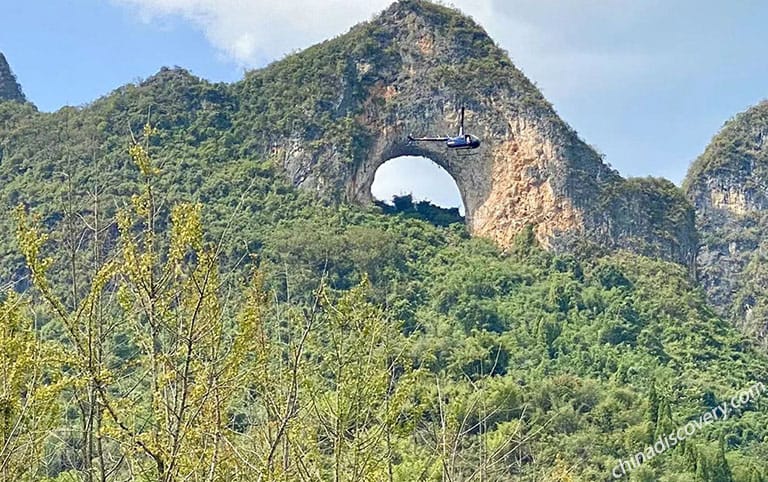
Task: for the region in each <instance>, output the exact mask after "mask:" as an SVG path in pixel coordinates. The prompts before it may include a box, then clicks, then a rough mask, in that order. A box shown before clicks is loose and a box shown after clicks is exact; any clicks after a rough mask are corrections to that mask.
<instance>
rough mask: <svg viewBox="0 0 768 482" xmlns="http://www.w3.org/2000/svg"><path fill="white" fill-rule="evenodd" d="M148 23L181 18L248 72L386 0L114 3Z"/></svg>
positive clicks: (354, 19)
mask: <svg viewBox="0 0 768 482" xmlns="http://www.w3.org/2000/svg"><path fill="white" fill-rule="evenodd" d="M113 1H114V2H115V3H118V4H122V5H126V6H129V7H134V8H137V9H138V12H139V13H140V15H141V16H142V18H144V19H145V20H147V21H151V20H152V19H155V18H158V17H163V16H181V17H183V18H185V19H187V20H189V21H192V22H194V23H195V24H197V25H198V26H199V27H200V28H201V29H202V30H203V32H204V33H205V36H206V37H207V38H208V40H209V41H210V42H211V43H212V44H213V45H214V46H216V47H217V48H219V49H220V50H221V51H222V52H224V53H225V54H226V55H227V56H229V57H230V58H232V59H233V60H235V61H237V62H238V63H240V64H242V65H243V66H247V67H256V66H259V65H261V64H263V63H264V62H265V61H268V60H273V59H275V58H279V57H280V56H281V55H283V54H286V53H288V52H291V51H293V50H296V49H300V48H304V47H307V46H309V45H311V44H313V43H316V42H319V41H321V40H324V39H325V38H328V37H332V36H334V35H338V34H339V33H342V32H344V31H346V30H347V29H348V28H349V27H351V26H352V25H354V24H356V23H358V22H360V21H362V20H367V19H368V18H370V17H371V15H372V14H374V13H375V12H377V11H379V10H382V9H383V8H385V7H386V6H387V4H388V3H389V1H388V0H368V1H365V2H359V1H355V0H326V1H322V2H321V1H312V0H278V1H273V0H269V1H265V0H113Z"/></svg>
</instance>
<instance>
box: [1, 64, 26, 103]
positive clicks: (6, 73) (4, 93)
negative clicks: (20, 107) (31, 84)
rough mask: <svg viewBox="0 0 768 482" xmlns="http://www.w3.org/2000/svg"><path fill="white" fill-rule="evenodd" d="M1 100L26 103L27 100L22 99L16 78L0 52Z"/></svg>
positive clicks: (22, 93)
mask: <svg viewBox="0 0 768 482" xmlns="http://www.w3.org/2000/svg"><path fill="white" fill-rule="evenodd" d="M3 100H12V101H15V102H26V100H27V99H26V97H24V92H22V91H21V85H19V83H18V82H17V81H16V76H15V75H13V71H11V66H10V65H8V61H7V60H6V59H5V55H3V53H2V52H0V101H3Z"/></svg>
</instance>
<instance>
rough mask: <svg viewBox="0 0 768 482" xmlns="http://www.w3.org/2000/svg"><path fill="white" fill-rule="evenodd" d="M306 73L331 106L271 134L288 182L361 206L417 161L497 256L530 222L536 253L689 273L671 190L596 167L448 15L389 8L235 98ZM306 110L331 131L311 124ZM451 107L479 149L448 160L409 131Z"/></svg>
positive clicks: (483, 38)
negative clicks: (378, 183)
mask: <svg viewBox="0 0 768 482" xmlns="http://www.w3.org/2000/svg"><path fill="white" fill-rule="evenodd" d="M307 64H312V65H318V64H319V65H326V64H332V65H339V66H340V67H339V68H338V69H337V71H335V72H332V73H331V74H329V75H328V76H327V77H323V82H325V83H326V84H327V85H332V86H335V90H334V92H335V93H336V94H335V97H334V96H333V95H331V96H330V97H323V96H322V94H317V98H315V99H313V100H312V101H311V102H306V101H303V103H302V105H303V106H305V107H303V108H302V110H303V111H304V114H302V113H301V112H298V113H297V114H296V118H295V119H294V120H293V125H294V126H295V125H300V126H305V125H307V124H309V125H314V128H311V129H307V128H300V129H296V128H294V129H292V130H290V132H285V133H283V134H281V135H277V134H273V139H272V141H271V142H272V144H271V145H272V152H273V153H274V155H275V157H276V158H277V159H278V162H280V163H281V165H282V166H283V167H284V169H285V172H286V175H287V176H288V178H289V179H290V180H291V182H293V184H294V185H296V186H301V187H303V188H306V189H310V190H313V191H316V192H318V193H319V194H320V195H321V196H323V197H326V198H331V199H336V200H342V201H352V202H358V203H368V202H370V201H371V191H370V188H371V184H372V183H373V179H374V175H375V172H376V169H377V168H378V167H379V166H381V165H382V164H383V163H385V162H386V161H388V160H390V159H392V158H395V157H399V156H424V157H428V158H429V159H431V160H433V161H434V162H435V163H437V164H439V165H440V166H442V167H443V168H444V169H445V170H446V171H448V173H450V175H451V176H452V177H453V178H454V179H455V181H456V183H457V185H458V187H459V190H460V192H461V196H462V198H463V201H464V205H465V207H466V213H467V222H468V225H469V228H470V230H471V231H472V233H474V234H475V235H478V236H484V237H488V238H491V239H493V240H494V241H496V242H497V243H498V244H499V245H501V246H502V247H506V246H509V245H510V244H511V243H512V241H513V239H514V238H515V237H516V235H517V234H518V233H520V232H521V231H522V230H523V229H524V228H525V227H526V226H529V225H531V226H533V228H534V231H535V233H536V236H537V238H538V240H539V241H540V243H541V244H542V245H543V246H546V247H548V248H551V249H554V250H558V251H572V250H576V249H581V248H584V247H585V246H591V247H600V248H601V249H606V250H616V249H629V250H632V251H635V252H638V253H642V254H647V255H651V256H658V257H662V258H664V259H668V260H673V261H676V262H679V263H683V264H686V265H688V266H691V265H692V264H693V262H694V258H695V253H696V246H697V240H696V233H695V228H694V216H693V210H692V208H691V206H690V205H689V204H688V203H687V201H686V200H685V198H684V196H683V195H682V193H681V192H680V191H679V189H677V188H676V187H674V186H673V185H671V183H668V182H664V181H659V180H625V179H623V178H621V177H620V176H619V175H618V173H617V172H615V171H614V170H612V169H611V168H609V167H608V166H606V164H604V163H603V161H602V159H601V156H600V155H599V154H598V153H596V152H595V151H594V150H593V149H592V148H591V147H589V146H588V145H587V144H585V143H584V142H583V141H582V140H581V139H579V137H578V136H577V134H576V132H574V131H573V130H572V129H571V128H570V127H569V126H568V125H566V124H565V123H564V122H563V121H562V120H561V119H560V118H559V117H558V116H557V114H556V113H555V111H554V109H553V108H552V106H551V105H550V104H549V103H548V102H547V101H546V100H545V99H544V98H543V96H542V95H541V93H540V92H539V91H538V90H537V89H536V87H535V86H534V85H533V84H532V83H531V82H530V81H529V80H528V79H527V78H526V77H525V76H524V75H523V74H522V72H520V71H519V70H518V69H517V68H516V67H515V66H514V65H513V64H512V62H511V61H510V60H509V58H508V56H507V55H506V53H505V52H504V51H502V50H501V49H500V48H499V47H497V46H496V45H495V44H494V42H493V41H492V40H491V39H490V38H489V37H488V35H487V34H486V33H485V32H484V31H483V29H482V28H481V27H479V26H478V25H477V24H476V23H474V22H473V21H472V20H471V19H469V18H467V17H465V16H463V15H461V14H460V13H459V12H457V11H455V10H453V9H449V8H445V7H442V6H437V5H434V4H432V3H429V2H425V1H421V0H402V1H400V2H397V3H395V4H393V5H392V6H391V7H390V8H389V9H387V10H386V11H384V12H383V13H382V14H381V15H379V16H378V17H377V18H375V19H374V20H373V21H371V22H369V23H366V24H363V25H360V26H358V27H355V28H353V29H352V31H350V32H349V33H348V34H346V35H344V36H341V37H338V38H336V39H334V40H331V41H329V42H325V43H323V44H321V45H319V46H316V47H312V48H310V49H308V50H307V51H305V52H302V53H299V54H296V55H294V56H291V57H289V58H288V59H285V60H284V61H281V62H279V63H278V64H275V65H273V66H271V67H269V68H267V69H265V70H264V71H263V72H258V71H257V72H255V73H253V74H251V75H250V76H249V78H247V79H246V80H245V81H244V82H243V84H242V86H241V88H242V94H243V95H244V96H246V97H248V96H252V97H256V96H264V95H266V94H265V89H266V87H264V86H265V85H267V84H269V83H270V81H271V80H270V79H273V78H283V77H287V76H288V75H289V74H288V72H290V75H292V76H293V77H296V76H301V70H300V69H301V67H300V66H302V65H307ZM315 90H318V91H320V90H321V89H314V88H313V89H310V88H307V89H306V91H307V95H310V96H311V95H313V94H312V92H314V91H315ZM244 104H247V103H244ZM318 105H324V106H326V107H325V108H326V109H327V110H325V111H324V112H323V113H322V115H327V116H329V117H330V122H331V123H332V124H331V126H328V125H327V124H326V125H317V122H316V119H317V117H318V116H319V115H321V114H318V111H317V106H318ZM461 106H465V107H466V109H467V116H466V126H467V129H468V130H469V131H470V132H471V133H473V134H475V135H477V136H479V137H480V138H482V140H483V143H482V146H481V147H480V148H479V149H477V150H476V151H473V152H471V153H464V154H465V155H461V154H457V153H455V152H449V151H447V150H446V148H445V147H444V146H442V145H439V144H414V143H409V142H408V140H407V135H408V134H409V133H413V134H416V135H444V134H449V133H453V132H455V131H456V129H457V121H458V119H457V117H458V116H457V112H458V111H459V109H460V107H461ZM244 115H246V116H248V113H245V114H244ZM250 115H251V118H254V119H255V118H256V117H257V115H258V113H256V112H253V113H251V114H250ZM313 119H314V122H313ZM467 154H468V155H467Z"/></svg>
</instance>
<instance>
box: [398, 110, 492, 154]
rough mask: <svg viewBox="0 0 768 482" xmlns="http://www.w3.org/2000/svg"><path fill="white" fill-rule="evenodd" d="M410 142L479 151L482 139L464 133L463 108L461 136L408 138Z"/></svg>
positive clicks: (460, 121)
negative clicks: (440, 143) (442, 143)
mask: <svg viewBox="0 0 768 482" xmlns="http://www.w3.org/2000/svg"><path fill="white" fill-rule="evenodd" d="M408 140H409V141H410V142H445V147H447V148H448V149H457V150H459V149H477V148H478V147H480V139H478V138H477V137H475V136H473V135H471V134H467V133H465V132H464V107H462V108H461V116H460V117H459V135H458V136H456V137H450V136H445V137H413V136H412V135H409V136H408Z"/></svg>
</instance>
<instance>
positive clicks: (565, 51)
mask: <svg viewBox="0 0 768 482" xmlns="http://www.w3.org/2000/svg"><path fill="white" fill-rule="evenodd" d="M112 1H113V2H115V3H118V4H121V5H124V6H127V7H129V8H134V9H136V10H137V11H138V13H139V15H140V16H141V17H142V18H143V19H145V20H146V21H148V22H150V21H152V20H153V19H158V18H162V17H167V16H180V17H182V18H184V19H186V20H188V21H191V22H193V23H194V24H196V25H197V26H198V27H199V28H200V29H201V30H202V31H203V32H204V34H205V36H206V37H207V38H208V40H209V41H210V42H211V43H212V44H213V45H214V46H215V47H217V48H218V49H220V50H221V51H222V53H224V54H225V55H226V56H227V57H228V58H230V59H232V60H234V61H235V62H237V63H239V64H240V65H242V66H244V67H260V66H263V65H264V64H266V63H268V62H269V61H271V60H275V59H278V58H280V57H281V56H283V55H285V54H287V53H289V52H291V51H294V50H297V49H302V48H305V47H307V46H309V45H311V44H313V43H316V42H319V41H322V40H324V39H326V38H330V37H333V36H335V35H338V34H341V33H344V32H345V31H346V30H347V29H349V28H350V27H351V26H353V25H354V24H356V23H358V22H361V21H364V20H368V19H370V18H371V17H372V16H373V15H375V14H377V13H378V12H380V11H381V10H383V9H384V8H386V7H387V6H388V5H389V4H390V3H391V2H392V0H366V1H359V0H278V1H275V0H268V1H267V0H112ZM659 2H661V0H649V1H648V2H635V1H632V0H613V1H609V2H606V1H603V0H579V1H575V0H561V1H557V2H555V1H542V0H512V1H506V0H505V1H500V0H456V1H454V2H453V4H454V5H455V6H457V7H458V8H460V9H461V10H462V11H464V12H466V13H468V14H470V15H471V16H472V17H474V18H475V19H476V20H477V21H478V22H479V23H480V24H481V25H483V26H484V27H485V28H486V29H487V30H488V32H489V33H490V34H491V36H492V37H493V38H494V39H496V40H497V41H498V42H499V44H500V45H501V46H502V47H504V48H506V49H507V50H508V51H509V53H510V55H511V57H512V59H513V60H514V61H515V62H516V63H517V64H519V65H518V66H519V67H521V68H522V69H523V70H524V71H525V72H526V73H527V74H528V75H529V76H530V77H531V78H532V79H533V80H534V81H536V82H537V83H539V84H540V86H543V88H544V89H543V90H544V92H545V95H549V96H553V97H554V99H553V100H558V99H560V98H562V97H568V96H570V95H578V94H579V93H580V91H583V90H584V89H588V90H589V89H592V90H595V89H597V88H598V86H601V87H604V86H605V84H606V83H613V84H615V85H621V86H625V85H626V78H631V77H632V76H634V75H636V74H637V72H638V71H640V70H643V69H651V68H653V65H651V63H652V58H653V56H652V55H648V53H644V52H636V50H637V44H638V43H637V42H636V40H637V39H633V38H632V37H631V35H630V36H629V37H628V35H627V33H626V31H627V29H628V28H630V29H631V27H632V26H633V25H636V24H638V23H642V19H644V18H646V17H647V16H648V13H649V12H653V11H654V7H658V5H659ZM640 4H641V5H643V6H642V7H639V6H637V5H640ZM633 40H635V42H633Z"/></svg>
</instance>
